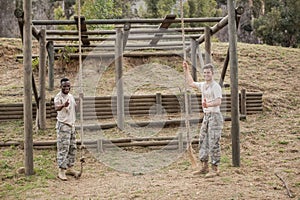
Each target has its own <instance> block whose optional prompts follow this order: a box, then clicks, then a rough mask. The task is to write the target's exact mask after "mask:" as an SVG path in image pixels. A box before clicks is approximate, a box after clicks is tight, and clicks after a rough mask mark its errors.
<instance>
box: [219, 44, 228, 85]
mask: <svg viewBox="0 0 300 200" xmlns="http://www.w3.org/2000/svg"><path fill="white" fill-rule="evenodd" d="M228 63H229V48H228V49H227V54H226V58H225V61H224V65H223V69H222V72H221V77H220V81H219V84H220V86H221V87H223V85H224V79H225V75H226V71H227V68H228Z"/></svg>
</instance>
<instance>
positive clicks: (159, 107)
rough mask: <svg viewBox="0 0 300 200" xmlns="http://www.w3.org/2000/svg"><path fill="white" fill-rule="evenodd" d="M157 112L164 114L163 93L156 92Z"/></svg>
mask: <svg viewBox="0 0 300 200" xmlns="http://www.w3.org/2000/svg"><path fill="white" fill-rule="evenodd" d="M156 114H157V115H161V114H162V97H161V93H156Z"/></svg>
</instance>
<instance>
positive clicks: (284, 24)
mask: <svg viewBox="0 0 300 200" xmlns="http://www.w3.org/2000/svg"><path fill="white" fill-rule="evenodd" d="M265 6H266V9H265V11H266V14H265V15H262V16H260V17H259V18H258V19H255V21H254V28H255V33H256V35H257V36H258V37H260V38H261V39H262V41H263V42H264V43H266V44H269V45H281V46H284V47H299V43H300V12H299V10H300V1H298V0H286V1H279V0H277V1H273V0H272V1H270V0H268V1H266V4H265Z"/></svg>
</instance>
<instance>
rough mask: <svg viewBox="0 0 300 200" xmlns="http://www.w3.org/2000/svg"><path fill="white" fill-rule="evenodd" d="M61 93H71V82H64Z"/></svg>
mask: <svg viewBox="0 0 300 200" xmlns="http://www.w3.org/2000/svg"><path fill="white" fill-rule="evenodd" d="M60 88H61V92H62V93H64V94H68V93H69V92H70V89H71V84H70V81H63V82H62V83H61V86H60Z"/></svg>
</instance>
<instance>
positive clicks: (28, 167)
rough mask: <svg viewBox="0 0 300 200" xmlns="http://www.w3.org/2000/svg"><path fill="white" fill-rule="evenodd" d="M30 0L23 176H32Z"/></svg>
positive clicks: (27, 2)
mask: <svg viewBox="0 0 300 200" xmlns="http://www.w3.org/2000/svg"><path fill="white" fill-rule="evenodd" d="M31 11H32V5H31V0H24V27H23V33H24V41H23V52H24V60H23V65H24V104H23V105H24V165H25V175H27V176H28V175H33V174H34V170H33V136H32V135H33V133H32V89H31V84H32V82H31V79H32V62H31V57H32V32H31Z"/></svg>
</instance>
